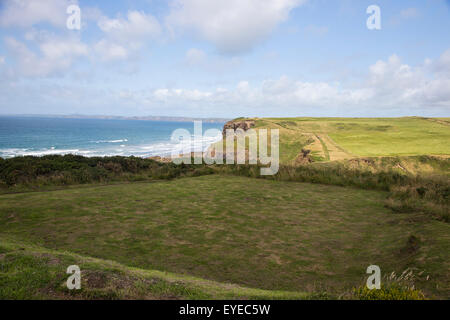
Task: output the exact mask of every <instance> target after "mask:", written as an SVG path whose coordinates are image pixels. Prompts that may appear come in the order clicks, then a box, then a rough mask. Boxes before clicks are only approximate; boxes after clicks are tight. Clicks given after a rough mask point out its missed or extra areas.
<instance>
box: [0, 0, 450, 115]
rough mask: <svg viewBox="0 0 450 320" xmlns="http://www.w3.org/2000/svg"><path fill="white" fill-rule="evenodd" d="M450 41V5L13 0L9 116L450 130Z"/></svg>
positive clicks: (1, 95)
mask: <svg viewBox="0 0 450 320" xmlns="http://www.w3.org/2000/svg"><path fill="white" fill-rule="evenodd" d="M70 4H75V5H78V6H79V7H80V9H81V30H69V29H68V28H67V27H66V20H67V18H68V17H69V15H68V14H67V13H66V9H67V7H68V6H69V5H70ZM370 5H377V6H379V8H380V10H381V30H369V29H368V28H367V26H366V20H367V19H368V17H369V14H367V13H366V9H367V7H368V6H370ZM449 31H450V1H447V0H425V1H424V0H420V1H419V0H417V1H416V0H404V1H402V0H398V1H392V0H388V1H382V0H378V1H376V0H370V1H364V0H267V1H260V0H228V1H214V0H171V1H160V0H124V1H84V0H79V1H66V0H39V1H37V0H29V1H23V0H21V1H18V0H1V1H0V114H91V115H93V114H96V115H97V114H104V115H126V116H143V115H167V116H194V117H238V116H260V117H263V116H358V117H359V116H386V117H388V116H409V115H421V116H447V117H448V116H450V32H449Z"/></svg>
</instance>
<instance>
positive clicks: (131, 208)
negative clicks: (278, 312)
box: [0, 175, 450, 298]
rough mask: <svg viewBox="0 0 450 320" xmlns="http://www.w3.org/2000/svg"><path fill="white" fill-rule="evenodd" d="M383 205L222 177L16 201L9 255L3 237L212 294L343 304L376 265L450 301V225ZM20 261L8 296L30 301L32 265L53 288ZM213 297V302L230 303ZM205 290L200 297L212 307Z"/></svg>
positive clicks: (356, 192) (8, 225) (360, 194)
mask: <svg viewBox="0 0 450 320" xmlns="http://www.w3.org/2000/svg"><path fill="white" fill-rule="evenodd" d="M386 196H387V193H384V192H380V191H367V190H360V189H353V188H343V187H335V186H325V185H314V184H305V183H294V182H282V181H272V180H262V179H250V178H243V177H233V176H220V175H212V176H203V177H197V178H184V179H178V180H173V181H167V182H155V183H135V184H134V183H130V184H126V185H111V186H92V187H84V188H77V189H75V188H72V189H67V190H57V191H47V192H33V193H22V194H7V195H1V196H0V247H2V246H3V240H2V239H6V240H7V241H16V242H18V243H24V244H34V245H35V246H38V247H42V248H47V249H45V250H58V252H61V251H64V252H70V255H74V254H78V255H81V256H88V257H94V258H98V259H105V260H113V261H115V263H118V264H120V265H122V266H124V267H126V268H130V267H131V268H139V269H140V270H141V269H142V270H147V271H148V270H159V271H160V272H162V273H163V272H169V273H170V274H173V275H174V276H173V277H175V275H176V276H180V277H194V278H196V279H205V281H206V280H208V281H212V283H214V285H212V287H214V288H216V287H217V286H216V285H215V284H216V283H231V284H233V285H237V286H240V287H246V288H254V289H258V290H269V291H268V292H274V291H275V292H279V291H282V292H294V293H295V292H297V294H296V296H297V297H307V296H308V294H310V295H311V294H318V293H321V292H327V293H328V294H329V295H330V296H331V297H338V296H340V295H341V294H343V293H345V292H349V290H351V289H352V288H353V287H358V286H359V285H360V284H361V283H362V281H363V280H364V277H365V269H366V268H367V266H369V265H371V264H377V265H379V266H380V267H381V269H382V271H383V272H391V271H396V272H401V271H402V270H404V269H406V268H408V267H409V268H411V267H413V268H416V269H417V270H419V271H424V272H425V274H426V275H429V276H430V278H429V279H430V280H428V281H425V280H419V282H418V284H417V286H418V287H419V289H422V290H423V291H424V292H425V293H426V294H427V295H429V296H434V297H439V298H448V292H449V290H448V288H449V273H448V270H449V269H450V268H449V267H450V266H449V261H450V259H449V258H450V257H449V252H450V246H449V244H450V240H449V234H450V232H449V231H450V226H449V224H448V223H443V222H440V221H436V220H432V219H431V218H429V217H427V216H424V215H422V214H414V213H393V212H392V211H391V210H389V209H387V208H385V207H384V204H383V202H384V199H385V198H386ZM411 235H414V236H415V237H417V238H418V239H420V246H419V247H418V248H414V250H410V248H408V239H409V238H410V237H411ZM6 240H5V241H6ZM7 254H9V253H7ZM16 259H19V260H18V262H17V263H18V265H19V266H22V267H19V268H18V269H17V268H16V267H15V268H16V269H17V270H22V271H17V272H15V271H14V270H15V269H14V270H13V269H12V266H14V264H12V265H8V264H7V263H5V257H4V256H3V258H2V260H0V266H1V268H2V270H3V271H1V272H2V273H1V278H0V279H2V280H1V281H2V284H4V285H3V286H2V287H3V289H2V290H3V291H0V292H1V293H2V295H3V296H6V297H10V296H15V295H17V297H23V298H27V297H30V296H27V290H24V291H22V293H21V291H20V288H19V287H20V286H21V285H23V282H24V281H25V280H22V282H19V281H18V279H26V277H25V275H27V274H29V273H30V272H32V271H31V269H34V268H35V267H34V266H36V268H37V270H40V271H38V273H39V274H42V278H40V280H36V282H33V281H32V282H30V283H31V284H30V285H31V286H32V287H33V288H35V290H34V292H36V290H38V288H41V287H42V285H43V284H44V283H47V282H48V281H49V279H50V278H51V279H53V278H52V277H53V276H52V272H53V271H51V270H53V269H51V270H50V271H51V272H50V271H49V272H50V274H47V273H46V272H47V271H45V270H46V267H45V266H42V262H39V261H31V260H23V261H22V260H20V259H29V258H26V257H23V258H21V256H20V255H19V256H18V257H16ZM6 261H8V260H6ZM27 261H28V262H27ZM72 261H74V262H78V261H77V258H74V260H72ZM81 262H82V261H81ZM81 262H80V263H81ZM75 264H76V263H75ZM28 265H29V266H33V267H30V268H31V269H27V267H26V266H28ZM5 266H6V267H5ZM65 267H67V266H65ZM5 268H6V271H4V270H5ZM58 270H59V271H58V272H64V271H65V269H64V270H63V271H61V270H60V269H58ZM14 274H15V275H14ZM59 274H60V273H59ZM14 276H16V278H14ZM61 277H62V276H61ZM55 279H57V280H58V281H60V280H61V278H59V276H58V277H56V278H55ZM55 281H56V280H55ZM58 281H57V282H58ZM199 281H200V280H199ZM16 282H17V283H19V285H15V283H16ZM20 283H21V284H20ZM216 289H217V288H216ZM216 289H214V290H216ZM211 290H213V289H210V291H209V293H208V294H209V295H208V296H207V297H206V298H208V297H211V296H214V297H224V295H225V294H224V293H221V294H220V292H221V291H220V290H219V293H217V290H218V289H217V290H216V291H214V290H213V291H214V292H216V293H214V294H215V295H214V294H213V293H211ZM236 290H237V292H240V291H239V290H240V289H236ZM144 291H145V290H144ZM202 292H203V291H201V292H200V293H198V292H197V293H193V294H192V296H199V297H200V298H202V297H203V298H205V296H204V294H203V293H202ZM118 294H119V297H122V296H121V294H122V293H118ZM133 294H136V295H138V293H133ZM141 294H142V293H141ZM228 294H230V293H229V292H228ZM294 295H295V294H294ZM0 296H1V295H0ZM181 296H182V295H181ZM229 296H230V295H229ZM240 296H241V297H242V296H246V294H245V293H240ZM106 297H108V296H106ZM278 297H280V295H279V296H278ZM156 298H157V297H156Z"/></svg>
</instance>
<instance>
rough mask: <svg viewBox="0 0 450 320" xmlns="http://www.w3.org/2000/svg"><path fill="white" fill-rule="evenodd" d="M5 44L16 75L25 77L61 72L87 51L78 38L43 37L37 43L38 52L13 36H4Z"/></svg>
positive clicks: (52, 74)
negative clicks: (41, 40)
mask: <svg viewBox="0 0 450 320" xmlns="http://www.w3.org/2000/svg"><path fill="white" fill-rule="evenodd" d="M5 45H6V48H7V49H8V50H9V52H10V53H11V56H13V57H14V60H15V63H16V64H15V68H14V71H15V73H16V76H26V77H47V76H54V75H56V74H61V73H63V72H64V71H66V70H67V69H68V68H70V66H71V65H72V64H73V62H74V59H75V58H77V57H81V56H87V55H88V53H89V48H88V47H87V46H86V45H85V44H84V43H82V42H80V41H79V40H78V39H70V40H69V39H58V38H48V39H45V40H44V41H43V42H41V43H37V46H38V48H39V52H38V53H35V52H34V51H32V50H30V49H29V48H28V46H27V45H26V44H25V43H23V42H21V41H18V40H16V39H15V38H13V37H6V38H5Z"/></svg>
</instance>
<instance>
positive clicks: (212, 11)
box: [166, 0, 306, 54]
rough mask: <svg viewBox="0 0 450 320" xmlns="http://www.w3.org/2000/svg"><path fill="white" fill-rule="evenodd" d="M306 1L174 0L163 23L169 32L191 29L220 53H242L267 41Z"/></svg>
mask: <svg viewBox="0 0 450 320" xmlns="http://www.w3.org/2000/svg"><path fill="white" fill-rule="evenodd" d="M304 2H306V0H267V1H260V0H248V1H242V0H228V1H210V0H175V1H173V2H172V4H171V12H170V14H169V15H168V17H167V18H166V23H167V25H168V27H169V28H170V29H171V30H172V31H176V30H180V29H181V30H185V29H186V30H190V31H193V32H194V33H195V34H197V35H199V36H200V37H201V38H203V39H205V40H207V41H209V42H211V43H213V44H214V45H215V46H216V47H217V48H218V50H219V51H220V52H222V53H230V54H236V53H242V52H245V51H248V50H250V49H251V48H253V47H254V46H255V45H256V44H258V43H259V42H261V41H262V40H264V39H266V38H267V37H268V36H269V35H270V33H271V32H272V31H273V30H274V28H275V27H276V26H277V25H278V24H280V23H281V22H283V21H285V20H286V19H287V18H288V15H289V12H290V11H291V10H292V9H294V8H295V7H297V6H299V5H301V4H303V3H304Z"/></svg>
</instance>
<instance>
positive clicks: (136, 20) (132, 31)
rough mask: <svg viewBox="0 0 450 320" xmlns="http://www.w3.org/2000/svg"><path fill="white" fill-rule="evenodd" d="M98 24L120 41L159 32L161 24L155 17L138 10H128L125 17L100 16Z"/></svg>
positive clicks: (149, 35)
mask: <svg viewBox="0 0 450 320" xmlns="http://www.w3.org/2000/svg"><path fill="white" fill-rule="evenodd" d="M98 26H99V28H100V29H101V30H102V31H103V32H105V33H106V34H107V35H109V36H111V37H112V38H114V39H117V40H118V41H121V42H127V41H142V40H145V39H148V38H149V37H155V36H158V35H159V34H160V33H161V26H160V25H159V22H158V21H157V20H156V18H155V17H153V16H152V15H149V14H145V13H144V12H139V11H129V12H128V14H127V18H126V19H124V18H121V17H119V18H116V19H109V18H107V17H102V18H100V20H99V22H98Z"/></svg>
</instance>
